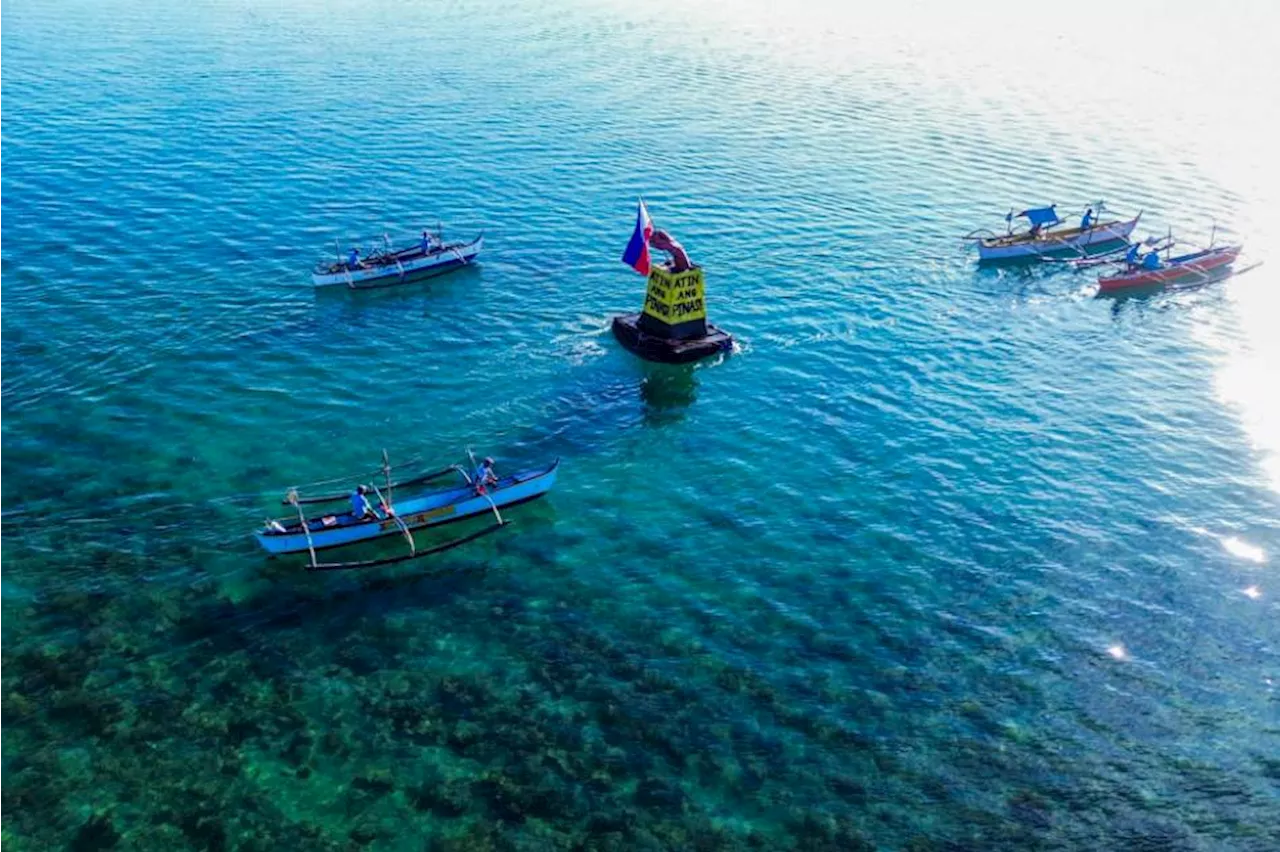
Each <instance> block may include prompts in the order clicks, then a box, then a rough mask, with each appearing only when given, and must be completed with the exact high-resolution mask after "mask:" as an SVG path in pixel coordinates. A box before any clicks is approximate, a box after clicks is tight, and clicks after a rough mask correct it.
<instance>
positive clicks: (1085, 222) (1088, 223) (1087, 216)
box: [1080, 207, 1093, 231]
mask: <svg viewBox="0 0 1280 852" xmlns="http://www.w3.org/2000/svg"><path fill="white" fill-rule="evenodd" d="M1091 227H1093V208H1092V207H1090V208H1089V209H1088V210H1086V211H1084V216H1082V217H1080V230H1082V231H1087V230H1089V229H1090V228H1091Z"/></svg>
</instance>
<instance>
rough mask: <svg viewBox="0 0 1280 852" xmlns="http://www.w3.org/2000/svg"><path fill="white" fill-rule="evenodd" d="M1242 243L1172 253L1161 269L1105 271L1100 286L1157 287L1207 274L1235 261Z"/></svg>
mask: <svg viewBox="0 0 1280 852" xmlns="http://www.w3.org/2000/svg"><path fill="white" fill-rule="evenodd" d="M1241 248H1243V247H1242V246H1219V247H1218V248H1208V249H1203V250H1201V251H1197V252H1193V253H1192V254H1184V255H1182V256H1181V257H1171V258H1169V259H1168V260H1167V261H1165V264H1164V265H1163V266H1161V267H1159V268H1158V269H1145V268H1142V267H1138V268H1131V269H1127V270H1124V271H1122V272H1118V273H1116V274H1115V275H1104V276H1102V277H1101V278H1099V279H1098V287H1099V289H1100V290H1101V292H1103V293H1109V292H1112V291H1115V290H1124V289H1127V288H1130V287H1153V286H1156V285H1161V284H1170V283H1172V282H1175V281H1181V280H1183V279H1185V278H1193V277H1199V278H1204V277H1206V276H1207V274H1208V273H1209V272H1211V271H1212V270H1215V269H1219V268H1221V267H1224V266H1229V265H1230V264H1232V263H1234V262H1235V259H1236V257H1237V256H1239V254H1240V250H1241Z"/></svg>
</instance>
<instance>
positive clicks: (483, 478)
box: [472, 456, 498, 494]
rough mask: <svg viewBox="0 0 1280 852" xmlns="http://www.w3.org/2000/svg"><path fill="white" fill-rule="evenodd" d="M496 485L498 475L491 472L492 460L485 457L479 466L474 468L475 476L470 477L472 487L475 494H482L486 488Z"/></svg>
mask: <svg viewBox="0 0 1280 852" xmlns="http://www.w3.org/2000/svg"><path fill="white" fill-rule="evenodd" d="M497 484H498V475H497V474H496V473H494V472H493V458H492V457H490V456H485V459H484V461H482V462H480V466H479V467H477V468H476V475H475V476H474V477H472V485H474V486H475V487H476V493H477V494H483V493H484V490H485V488H486V487H488V486H490V485H497Z"/></svg>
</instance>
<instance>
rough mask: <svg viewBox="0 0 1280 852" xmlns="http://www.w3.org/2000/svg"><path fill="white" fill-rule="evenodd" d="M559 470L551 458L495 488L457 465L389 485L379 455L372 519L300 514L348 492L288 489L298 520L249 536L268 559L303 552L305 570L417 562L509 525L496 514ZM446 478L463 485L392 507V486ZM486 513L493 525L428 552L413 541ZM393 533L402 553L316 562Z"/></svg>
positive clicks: (547, 484) (547, 486)
mask: <svg viewBox="0 0 1280 852" xmlns="http://www.w3.org/2000/svg"><path fill="white" fill-rule="evenodd" d="M473 461H474V460H473ZM559 467H560V460H559V459H556V460H555V461H554V462H552V463H551V464H550V465H548V466H547V467H545V468H539V469H535V470H527V471H523V472H520V473H515V474H512V475H510V476H504V477H502V478H500V479H499V480H498V482H497V483H496V484H493V485H489V486H487V487H480V486H478V485H477V484H476V483H474V482H473V481H472V479H471V477H470V476H469V475H468V474H467V471H466V470H465V469H464V468H462V467H461V466H459V465H450V466H449V467H446V468H444V469H442V470H438V471H434V472H432V473H426V474H422V475H421V476H417V477H414V478H412V479H408V480H405V481H403V482H396V483H393V482H391V469H392V468H391V466H390V464H388V462H387V457H386V453H385V452H384V453H383V465H382V473H383V474H384V476H385V477H386V483H385V485H384V487H383V489H379V488H378V487H377V486H376V485H373V486H372V490H373V492H374V494H375V495H376V496H377V498H378V502H379V508H378V509H375V510H374V514H375V517H370V518H363V519H361V518H356V517H354V516H353V515H352V514H351V513H350V512H346V511H343V512H334V513H329V514H323V515H317V516H315V517H310V518H309V517H307V516H306V514H305V513H304V512H303V509H302V506H303V505H304V504H312V503H337V502H340V501H344V500H348V499H350V496H351V492H350V491H347V492H344V493H335V494H328V495H323V496H319V497H306V498H304V497H301V496H299V494H298V492H297V490H296V489H290V491H289V493H288V495H287V496H286V497H285V499H284V502H285V503H286V504H287V505H291V506H293V507H294V508H295V509H296V510H297V518H296V519H279V520H269V521H267V522H266V524H265V525H264V527H263V529H261V530H260V531H258V532H257V533H255V534H254V537H255V538H256V539H257V541H258V544H259V545H261V546H262V549H263V550H265V551H267V552H268V553H270V554H271V555H272V556H279V555H284V554H290V553H306V554H308V555H309V557H310V563H309V565H308V566H307V568H308V570H310V571H333V570H341V569H349V568H371V567H375V566H378V565H390V564H393V563H396V562H406V561H408V560H410V559H420V558H422V557H424V556H430V555H431V554H434V553H440V552H442V551H445V550H450V549H452V548H454V547H458V546H460V545H463V544H466V543H468V542H471V541H475V540H476V539H478V538H482V537H484V536H486V535H489V534H490V533H493V532H496V531H497V530H499V529H501V528H502V527H504V526H506V525H507V524H509V523H510V522H509V521H506V520H504V519H503V517H502V513H501V512H500V511H499V510H500V509H501V508H505V507H508V506H514V505H517V504H519V503H525V502H528V501H529V500H534V499H537V498H538V497H541V496H542V495H544V494H546V493H547V492H548V491H550V490H551V487H552V486H553V485H555V481H556V471H557V470H558V469H559ZM450 474H456V475H458V476H460V477H461V478H462V484H461V485H458V486H455V487H452V488H445V489H438V490H430V491H426V492H422V491H421V490H416V492H415V496H413V497H410V498H408V499H405V500H402V501H400V502H399V503H395V504H393V503H392V502H391V497H392V490H393V489H395V488H401V489H403V488H406V487H410V486H416V485H423V484H426V483H428V482H430V481H432V480H435V479H440V478H443V477H445V476H448V475H450ZM384 489H385V491H384ZM489 512H492V513H493V516H494V519H495V522H494V523H493V524H491V525H490V526H488V527H485V528H484V529H482V530H479V531H477V532H474V533H471V534H469V535H466V536H463V537H461V538H457V539H453V540H451V541H447V542H444V543H443V544H438V545H434V546H432V547H430V548H427V549H419V548H418V546H417V542H416V541H415V540H414V537H413V531H414V530H420V529H424V528H426V527H435V526H441V525H443V524H448V523H452V522H454V521H461V520H464V519H466V518H473V517H476V516H479V515H484V514H486V513H489ZM394 535H400V536H403V537H404V538H405V540H406V541H407V542H408V545H409V552H408V553H407V554H401V555H399V556H392V557H388V558H384V559H374V560H368V561H363V562H327V563H326V562H320V561H318V560H317V559H316V551H318V550H323V549H325V548H330V547H342V546H344V545H349V544H358V543H360V542H365V541H371V540H373V539H376V538H382V537H384V536H394Z"/></svg>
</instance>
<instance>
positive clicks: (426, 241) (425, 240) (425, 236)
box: [422, 231, 431, 254]
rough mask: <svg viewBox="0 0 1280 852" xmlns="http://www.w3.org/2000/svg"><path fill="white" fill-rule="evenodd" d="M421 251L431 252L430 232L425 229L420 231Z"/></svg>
mask: <svg viewBox="0 0 1280 852" xmlns="http://www.w3.org/2000/svg"><path fill="white" fill-rule="evenodd" d="M422 253H423V254H431V234H429V233H428V232H426V231H423V232H422Z"/></svg>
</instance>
